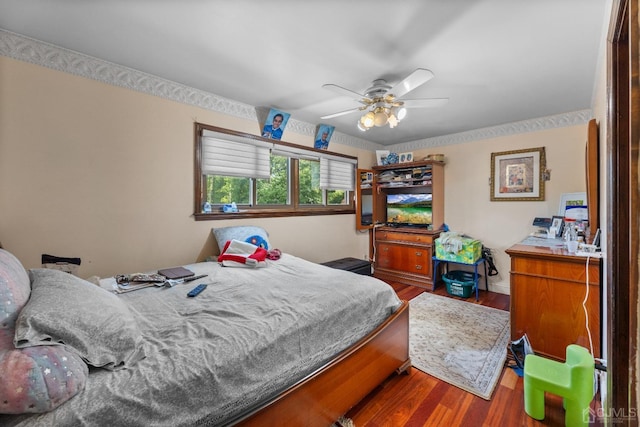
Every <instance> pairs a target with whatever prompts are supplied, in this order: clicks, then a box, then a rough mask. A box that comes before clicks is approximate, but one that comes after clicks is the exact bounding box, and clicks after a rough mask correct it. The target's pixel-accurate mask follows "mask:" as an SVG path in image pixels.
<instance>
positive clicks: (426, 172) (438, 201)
mask: <svg viewBox="0 0 640 427" xmlns="http://www.w3.org/2000/svg"><path fill="white" fill-rule="evenodd" d="M358 177H359V184H360V185H358V186H356V221H357V224H356V228H357V229H358V230H367V229H368V230H369V232H370V252H371V255H372V258H373V259H374V264H373V265H374V276H375V277H377V278H380V279H383V280H387V281H394V282H398V283H404V284H408V285H413V286H419V287H423V288H427V289H429V290H433V289H434V288H435V283H436V280H435V279H436V278H435V277H433V276H434V274H433V271H432V269H433V268H432V267H433V260H432V256H433V241H434V240H435V239H437V238H438V236H439V235H440V232H441V231H442V227H443V225H444V162H438V161H421V162H411V163H397V164H393V165H384V166H374V167H373V168H372V169H358ZM394 194H397V195H408V196H409V195H420V196H421V197H425V195H429V196H430V197H431V225H429V226H428V227H427V226H426V225H412V226H408V225H404V224H402V218H400V220H399V221H400V222H401V223H400V224H397V225H396V224H390V223H391V222H392V221H391V219H390V218H387V213H388V209H387V196H388V195H394ZM396 220H397V218H396Z"/></svg>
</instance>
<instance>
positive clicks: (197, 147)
mask: <svg viewBox="0 0 640 427" xmlns="http://www.w3.org/2000/svg"><path fill="white" fill-rule="evenodd" d="M204 130H209V131H212V132H219V133H223V134H228V135H234V136H239V137H242V138H247V139H253V140H260V141H268V142H271V143H273V144H274V145H280V146H288V147H292V148H296V149H301V150H305V151H308V152H309V153H314V152H317V153H319V154H325V155H326V154H327V153H328V152H327V151H326V150H319V149H316V148H310V147H305V146H302V145H298V144H292V143H289V142H284V141H275V140H270V139H266V138H263V137H261V136H257V135H251V134H248V133H244V132H238V131H234V130H231V129H224V128H220V127H217V126H212V125H207V124H204V123H198V122H195V123H194V153H195V155H194V206H193V216H194V218H195V220H196V221H211V220H223V219H240V218H274V217H288V216H311V215H345V214H355V203H354V194H355V187H354V190H352V191H348V194H347V197H348V199H349V204H348V205H340V206H338V205H330V206H327V205H323V206H309V205H303V206H301V205H300V204H299V201H298V182H299V180H298V162H297V159H292V160H293V161H292V162H291V164H292V166H291V169H290V179H291V182H292V184H291V185H292V188H291V204H289V205H287V206H283V207H269V208H264V207H256V206H251V207H248V208H246V209H242V212H234V213H225V212H211V213H203V212H202V205H203V204H204V200H205V196H204V189H205V188H206V183H205V179H206V178H205V177H204V175H203V174H202V163H201V161H202V145H201V137H202V132H203V131H204ZM329 154H331V155H332V156H337V157H343V158H345V159H352V160H356V161H357V158H356V157H354V156H349V155H346V154H340V153H335V152H330V153H329ZM356 169H357V164H356V165H355V166H354V174H355V170H356ZM354 185H355V183H354ZM327 191H328V190H327Z"/></svg>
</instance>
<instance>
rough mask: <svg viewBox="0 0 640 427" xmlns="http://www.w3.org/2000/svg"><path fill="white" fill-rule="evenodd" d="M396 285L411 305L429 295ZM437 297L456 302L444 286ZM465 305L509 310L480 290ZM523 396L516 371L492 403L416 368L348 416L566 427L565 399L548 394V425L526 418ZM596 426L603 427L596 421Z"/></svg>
mask: <svg viewBox="0 0 640 427" xmlns="http://www.w3.org/2000/svg"><path fill="white" fill-rule="evenodd" d="M391 285H392V286H393V288H394V289H395V290H396V293H397V294H398V296H399V297H400V298H401V299H404V300H410V299H411V298H414V297H415V296H417V295H419V294H421V293H422V292H423V291H424V290H423V289H421V288H417V287H414V286H406V285H400V284H394V283H392V284H391ZM434 293H436V294H439V295H443V296H447V297H449V298H455V297H451V296H449V295H448V294H447V292H446V290H445V288H444V287H443V286H440V287H438V288H437V289H436V291H435V292H434ZM458 299H460V298H458ZM465 301H468V302H469V303H470V304H481V305H485V306H489V307H493V308H498V309H501V310H509V296H508V295H503V294H498V293H494V292H487V291H482V290H481V291H480V297H479V301H478V302H476V301H475V298H473V297H471V298H468V299H465ZM505 351H506V349H505ZM523 396H524V391H523V379H522V378H521V377H518V375H516V374H515V372H514V371H513V369H511V368H507V367H505V368H504V370H503V372H502V376H501V378H500V380H499V382H498V385H497V386H496V389H495V390H494V392H493V395H492V396H491V400H490V401H487V400H484V399H482V398H480V397H477V396H475V395H473V394H471V393H467V392H465V391H463V390H461V389H459V388H457V387H454V386H452V385H449V384H447V383H445V382H444V381H440V380H438V379H436V378H434V377H432V376H430V375H428V374H425V373H424V372H421V371H419V370H418V369H416V368H412V369H411V372H410V373H409V374H408V375H395V376H392V377H390V378H389V379H388V380H387V381H386V382H385V383H383V384H382V385H380V386H379V387H378V388H377V389H375V390H374V391H373V392H371V393H370V394H369V395H368V396H367V397H365V398H364V399H363V400H362V401H361V402H360V403H359V404H358V405H356V406H355V407H353V408H352V409H351V410H350V411H349V412H348V413H347V414H346V416H347V417H349V418H351V419H352V420H353V422H354V424H355V425H356V426H357V427H374V426H375V427H378V426H380V427H382V426H385V427H386V426H447V427H457V426H463V427H466V426H474V427H475V426H487V427H496V426H509V427H512V426H564V410H563V409H562V399H561V398H559V397H558V396H554V395H549V394H547V396H546V399H545V404H546V406H545V408H546V417H545V419H544V420H543V421H537V420H534V419H533V418H531V417H529V416H528V415H527V414H526V413H525V412H524V397H523ZM596 400H597V397H596V399H594V403H592V407H593V408H596V407H599V404H596V403H595V401H596ZM596 405H597V406H596ZM591 425H594V426H602V425H604V424H602V423H600V422H599V421H596V423H594V424H591Z"/></svg>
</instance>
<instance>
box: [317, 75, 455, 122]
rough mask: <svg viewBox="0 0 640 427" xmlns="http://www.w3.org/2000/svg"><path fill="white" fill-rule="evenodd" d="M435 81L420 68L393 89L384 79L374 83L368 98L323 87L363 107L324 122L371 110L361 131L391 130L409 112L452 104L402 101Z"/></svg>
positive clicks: (441, 100)
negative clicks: (386, 126)
mask: <svg viewBox="0 0 640 427" xmlns="http://www.w3.org/2000/svg"><path fill="white" fill-rule="evenodd" d="M433 77H434V76H433V73H432V72H431V71H430V70H427V69H424V68H418V69H416V70H415V71H414V72H412V73H411V74H409V75H408V76H407V77H405V78H404V79H402V80H401V81H400V82H398V83H396V84H395V85H394V86H391V85H390V84H389V83H387V81H386V80H384V79H377V80H374V81H373V84H372V86H371V87H370V88H368V89H367V90H366V91H365V92H364V94H360V93H357V92H354V91H352V90H349V89H345V88H343V87H342V86H338V85H334V84H325V85H322V87H323V88H326V89H329V90H331V91H333V92H335V93H337V94H339V95H344V96H349V97H351V98H353V99H354V100H356V101H357V102H359V103H360V104H362V106H361V107H356V108H351V109H349V110H345V111H340V112H337V113H333V114H328V115H326V116H322V119H323V120H325V119H332V118H334V117H339V116H343V115H345V114H351V113H354V112H356V111H365V110H367V112H366V113H365V114H364V115H363V116H362V117H360V120H358V128H359V129H360V130H362V131H366V130H369V129H371V128H372V127H374V126H384V125H386V124H388V125H389V127H391V128H393V127H396V126H397V125H398V123H399V122H400V120H402V119H403V118H404V117H405V116H406V114H407V110H406V109H407V108H430V107H439V106H441V105H444V104H445V103H447V101H449V98H424V99H401V98H402V97H403V96H404V95H406V94H407V93H409V92H411V91H412V90H414V89H416V88H417V87H418V86H422V85H423V84H425V83H426V82H428V81H429V80H431V79H432V78H433Z"/></svg>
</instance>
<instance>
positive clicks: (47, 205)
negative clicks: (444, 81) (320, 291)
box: [0, 57, 586, 293]
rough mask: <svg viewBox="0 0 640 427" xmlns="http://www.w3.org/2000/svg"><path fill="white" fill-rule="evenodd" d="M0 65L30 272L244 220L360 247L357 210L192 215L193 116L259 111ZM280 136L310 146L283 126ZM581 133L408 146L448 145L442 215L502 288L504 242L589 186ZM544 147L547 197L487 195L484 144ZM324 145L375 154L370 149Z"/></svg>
mask: <svg viewBox="0 0 640 427" xmlns="http://www.w3.org/2000/svg"><path fill="white" fill-rule="evenodd" d="M0 71H1V72H0V79H1V80H0V91H1V94H2V96H1V97H0V212H1V213H0V242H2V244H3V245H4V246H5V247H6V248H7V249H9V250H11V251H12V252H14V253H15V254H16V255H17V256H18V257H19V258H20V259H21V260H22V262H23V263H24V264H25V265H26V266H27V267H28V268H32V267H37V266H39V265H40V255H41V254H42V253H50V254H53V255H60V256H79V257H81V258H82V260H83V265H82V267H81V269H80V272H79V274H80V275H81V276H84V277H87V276H90V275H99V276H108V275H113V274H116V273H122V272H132V271H141V270H150V269H154V268H158V267H161V266H172V265H177V264H183V263H189V262H193V261H196V260H202V259H204V258H205V257H206V256H208V255H210V254H212V253H214V252H215V249H214V241H213V239H212V237H211V233H210V230H211V228H212V227H222V226H228V225H240V224H258V225H262V226H263V227H265V228H266V229H267V230H268V231H269V233H270V240H271V241H272V243H273V245H274V246H275V247H278V248H280V249H281V250H283V251H286V252H289V253H293V254H295V255H298V256H301V257H303V258H307V259H309V260H311V261H316V262H323V261H327V260H330V259H335V258H340V257H345V256H352V257H357V258H362V257H363V256H364V255H365V253H367V251H368V235H367V234H366V233H358V232H357V231H355V227H354V223H355V219H354V216H353V215H336V216H312V217H290V218H268V219H261V220H259V221H258V220H227V221H201V222H196V221H194V220H193V218H192V217H191V214H192V210H193V189H192V188H193V179H194V178H193V122H194V121H199V122H204V123H208V124H212V125H216V126H221V127H226V128H231V129H236V130H240V131H244V132H250V133H258V132H259V126H258V123H257V121H252V120H244V119H240V118H237V117H232V116H227V115H223V114H220V113H216V112H212V111H208V110H204V109H200V108H196V107H192V106H188V105H184V104H180V103H176V102H172V101H168V100H165V99H161V98H158V97H154V96H150V95H145V94H141V93H138V92H135V91H131V90H127V89H123V88H119V87H114V86H109V85H106V84H103V83H99V82H96V81H93V80H89V79H85V78H82V77H77V76H74V75H70V74H66V73H62V72H58V71H54V70H50V69H47V68H43V67H40V66H37V65H32V64H28V63H24V62H20V61H16V60H12V59H9V58H6V57H0ZM284 139H285V140H287V141H289V142H294V143H298V144H303V145H308V146H311V145H312V144H313V137H312V136H310V135H309V136H308V135H300V134H295V133H293V132H288V131H286V132H285V135H284ZM585 141H586V125H580V126H573V127H567V128H559V129H553V130H546V131H541V132H531V133H524V134H521V135H515V136H505V137H500V138H493V139H487V140H482V141H476V142H471V143H465V144H456V145H449V146H445V147H439V148H437V149H428V150H427V149H423V150H420V151H416V158H420V157H421V156H422V155H424V154H427V153H435V152H440V153H444V154H445V155H446V157H447V166H446V168H445V188H446V197H445V218H446V222H447V224H448V225H449V226H450V227H451V229H452V230H455V231H460V232H464V233H467V234H469V235H472V236H474V237H476V238H478V239H480V240H482V241H483V242H484V243H485V245H487V246H489V247H491V248H492V249H494V254H495V258H496V261H497V266H498V270H499V271H500V275H499V276H496V277H493V278H492V279H491V281H490V286H491V289H492V290H494V291H497V292H503V293H508V292H509V259H508V256H507V255H506V254H505V253H504V250H505V249H507V248H508V247H509V246H511V245H512V244H514V243H516V242H518V241H519V240H521V239H522V238H524V237H525V236H526V235H527V234H528V233H529V232H531V231H533V227H532V226H531V222H532V220H533V217H534V216H551V215H553V214H555V212H556V211H557V208H558V202H559V197H560V194H561V193H563V192H577V191H584V190H585V184H584V161H583V158H584V144H585ZM541 146H544V147H546V153H547V165H548V167H549V168H550V169H551V181H549V182H547V183H546V201H544V202H491V201H489V185H488V179H489V175H490V158H491V153H492V152H499V151H507V150H515V149H521V148H532V147H541ZM331 149H332V150H335V151H339V152H343V153H346V154H351V155H357V156H358V157H359V159H360V167H368V166H370V165H371V164H372V163H373V159H374V154H373V152H369V151H364V150H359V149H356V148H353V147H350V146H346V145H340V144H337V143H334V142H333V141H332V146H331Z"/></svg>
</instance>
